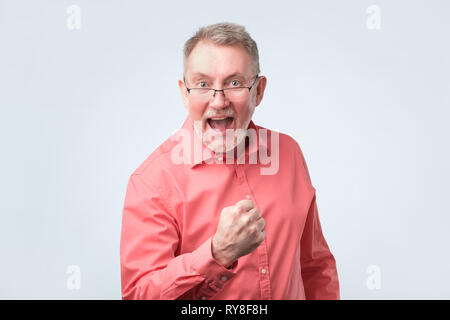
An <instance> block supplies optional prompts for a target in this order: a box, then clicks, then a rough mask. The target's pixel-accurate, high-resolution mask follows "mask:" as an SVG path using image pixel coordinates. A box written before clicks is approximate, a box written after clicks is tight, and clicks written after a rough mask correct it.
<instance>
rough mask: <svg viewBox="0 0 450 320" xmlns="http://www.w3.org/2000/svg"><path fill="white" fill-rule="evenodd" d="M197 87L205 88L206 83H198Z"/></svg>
mask: <svg viewBox="0 0 450 320" xmlns="http://www.w3.org/2000/svg"><path fill="white" fill-rule="evenodd" d="M198 86H199V87H200V88H206V82H205V81H200V82H199V83H198Z"/></svg>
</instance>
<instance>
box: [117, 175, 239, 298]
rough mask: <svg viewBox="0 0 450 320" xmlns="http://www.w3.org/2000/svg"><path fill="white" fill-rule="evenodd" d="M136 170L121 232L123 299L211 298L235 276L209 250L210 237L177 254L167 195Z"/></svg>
mask: <svg viewBox="0 0 450 320" xmlns="http://www.w3.org/2000/svg"><path fill="white" fill-rule="evenodd" d="M163 194H164V192H162V190H161V186H154V185H152V184H151V183H149V182H148V181H145V179H144V178H143V177H142V176H141V175H140V174H138V173H134V174H132V175H131V177H130V179H129V181H128V185H127V191H126V196H125V202H124V207H123V215H122V230H121V238H120V267H121V284H122V298H123V299H167V300H169V299H170V300H172V299H208V298H211V297H212V296H213V295H214V294H216V293H217V292H218V291H220V290H221V289H222V288H223V286H224V285H225V283H224V281H221V278H223V277H227V278H228V279H231V278H233V277H234V276H235V275H236V273H235V270H236V267H237V262H235V263H234V264H233V266H232V267H231V268H230V269H227V268H225V267H223V266H222V265H220V264H219V263H217V261H216V260H215V259H214V258H213V257H212V253H211V237H209V238H208V239H206V240H205V241H204V242H203V243H202V244H201V245H200V246H199V247H198V248H197V249H196V250H194V251H192V252H189V253H183V254H179V255H176V252H177V248H178V245H179V243H180V241H181V235H180V231H179V228H178V225H177V222H176V219H175V218H174V215H173V213H171V212H170V210H169V208H170V205H168V201H169V199H164V197H163V196H162V195H163Z"/></svg>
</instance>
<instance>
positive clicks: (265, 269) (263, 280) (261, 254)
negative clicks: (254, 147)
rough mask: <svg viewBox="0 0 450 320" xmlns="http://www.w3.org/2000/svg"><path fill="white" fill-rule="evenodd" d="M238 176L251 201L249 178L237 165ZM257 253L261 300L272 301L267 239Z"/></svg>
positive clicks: (244, 191)
mask: <svg viewBox="0 0 450 320" xmlns="http://www.w3.org/2000/svg"><path fill="white" fill-rule="evenodd" d="M235 170H236V175H237V177H238V180H239V187H240V188H241V189H242V193H243V194H244V195H245V197H246V198H247V199H251V198H252V197H251V194H252V192H251V190H250V186H249V184H248V181H247V177H246V175H245V172H244V166H243V165H236V168H235ZM253 202H254V204H255V206H257V207H258V204H257V203H256V201H255V200H253ZM261 214H263V212H261ZM256 251H257V257H258V270H260V273H259V282H260V289H261V299H263V300H270V299H271V289H270V273H269V266H268V260H269V259H268V255H267V242H266V239H264V240H263V242H262V243H261V244H260V245H259V247H258V248H257V249H256Z"/></svg>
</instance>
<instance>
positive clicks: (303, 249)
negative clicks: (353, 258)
mask: <svg viewBox="0 0 450 320" xmlns="http://www.w3.org/2000/svg"><path fill="white" fill-rule="evenodd" d="M296 149H297V152H298V155H299V165H300V167H301V172H302V173H303V178H304V182H305V184H306V185H307V186H308V187H309V189H310V190H311V192H312V194H313V196H312V200H311V204H310V206H309V209H308V215H307V217H306V222H305V226H304V229H303V234H302V237H301V240H300V265H301V270H302V279H303V287H304V289H305V298H306V299H307V300H339V299H340V293H339V278H338V273H337V269H336V260H335V259H334V256H333V254H332V253H331V251H330V249H329V247H328V244H327V242H326V240H325V237H324V235H323V232H322V227H321V224H320V219H319V211H318V209H317V202H316V189H315V188H314V187H313V185H312V183H311V177H310V174H309V170H308V165H307V164H306V160H305V157H304V155H303V152H302V150H301V148H300V146H299V145H298V143H296Z"/></svg>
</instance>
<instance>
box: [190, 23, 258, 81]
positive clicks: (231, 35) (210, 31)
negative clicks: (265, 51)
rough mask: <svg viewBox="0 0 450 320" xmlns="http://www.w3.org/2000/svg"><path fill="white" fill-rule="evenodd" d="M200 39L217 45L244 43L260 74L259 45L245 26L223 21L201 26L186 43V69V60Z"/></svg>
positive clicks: (256, 71)
mask: <svg viewBox="0 0 450 320" xmlns="http://www.w3.org/2000/svg"><path fill="white" fill-rule="evenodd" d="M200 40H207V41H211V42H212V43H214V44H216V45H225V46H234V45H242V46H244V48H245V50H247V52H248V54H249V55H250V58H251V59H252V62H253V71H254V72H255V74H259V73H260V70H259V54H258V46H257V45H256V42H255V41H254V40H253V39H252V37H251V36H250V34H249V33H248V32H247V31H246V30H245V27H244V26H241V25H239V24H236V23H231V22H221V23H216V24H212V25H209V26H205V27H201V28H200V29H198V31H197V32H196V33H195V34H194V35H193V36H192V37H191V38H189V39H188V40H187V41H186V43H185V44H184V49H183V53H184V61H183V62H184V71H186V62H187V59H188V57H189V55H190V54H191V52H192V50H193V49H194V47H195V45H196V44H197V43H198V42H199V41H200Z"/></svg>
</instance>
